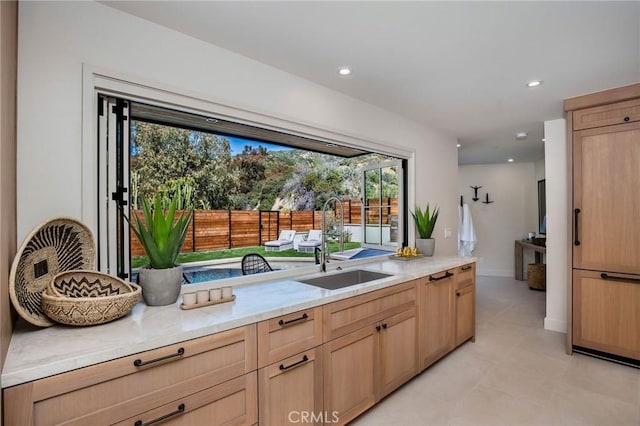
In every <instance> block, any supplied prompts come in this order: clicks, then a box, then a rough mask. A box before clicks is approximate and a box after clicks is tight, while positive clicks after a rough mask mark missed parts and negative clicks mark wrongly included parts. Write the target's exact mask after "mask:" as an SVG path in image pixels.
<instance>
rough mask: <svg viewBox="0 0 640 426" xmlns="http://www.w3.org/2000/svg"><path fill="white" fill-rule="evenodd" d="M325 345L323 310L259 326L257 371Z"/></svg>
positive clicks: (285, 316)
mask: <svg viewBox="0 0 640 426" xmlns="http://www.w3.org/2000/svg"><path fill="white" fill-rule="evenodd" d="M321 344H322V306H318V307H316V308H312V309H307V310H304V311H300V312H295V313H293V314H289V315H283V316H280V317H277V318H273V319H270V320H266V321H262V322H260V323H258V368H262V367H265V366H267V365H269V364H272V363H274V362H276V361H279V360H281V359H283V358H286V357H289V356H291V355H295V354H297V353H300V352H302V351H306V350H307V349H311V348H313V347H316V346H319V345H321Z"/></svg>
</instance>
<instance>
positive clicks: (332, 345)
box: [322, 325, 379, 425]
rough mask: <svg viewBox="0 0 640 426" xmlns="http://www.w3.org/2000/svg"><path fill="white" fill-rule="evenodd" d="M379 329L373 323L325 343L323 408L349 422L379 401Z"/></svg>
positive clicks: (331, 417)
mask: <svg viewBox="0 0 640 426" xmlns="http://www.w3.org/2000/svg"><path fill="white" fill-rule="evenodd" d="M378 338H379V332H378V331H377V330H376V327H375V326H373V325H371V326H367V327H364V328H362V329H360V330H358V331H354V332H353V333H351V334H348V335H346V336H343V337H340V338H338V339H335V340H332V341H330V342H328V343H325V344H324V346H323V348H324V349H323V352H322V359H323V362H324V409H325V412H326V414H327V416H328V418H329V419H332V420H333V419H335V418H336V417H337V421H335V422H332V423H334V424H339V425H342V424H346V423H348V422H349V421H351V420H352V419H354V418H355V417H356V416H358V415H359V414H360V413H362V412H364V411H365V410H366V409H367V408H369V407H371V406H372V405H373V404H374V403H375V402H376V385H375V384H376V383H377V380H378V378H377V377H378V376H377V375H378Z"/></svg>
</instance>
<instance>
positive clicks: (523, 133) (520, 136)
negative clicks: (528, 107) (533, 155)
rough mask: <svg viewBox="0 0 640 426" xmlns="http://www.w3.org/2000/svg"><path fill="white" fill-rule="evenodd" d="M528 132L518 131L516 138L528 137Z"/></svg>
mask: <svg viewBox="0 0 640 426" xmlns="http://www.w3.org/2000/svg"><path fill="white" fill-rule="evenodd" d="M527 135H528V133H527V132H518V133H516V139H519V140H522V139H526V138H527Z"/></svg>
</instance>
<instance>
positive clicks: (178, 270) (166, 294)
mask: <svg viewBox="0 0 640 426" xmlns="http://www.w3.org/2000/svg"><path fill="white" fill-rule="evenodd" d="M138 283H139V284H140V287H142V298H143V299H144V302H145V303H146V304H147V305H149V306H164V305H171V304H172V303H175V301H176V300H178V296H179V295H180V288H181V287H182V265H178V266H175V267H173V268H169V269H151V268H142V269H140V272H139V273H138Z"/></svg>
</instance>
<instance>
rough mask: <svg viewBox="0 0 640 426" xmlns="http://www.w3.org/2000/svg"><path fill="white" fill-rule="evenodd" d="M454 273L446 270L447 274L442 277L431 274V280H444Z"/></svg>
mask: <svg viewBox="0 0 640 426" xmlns="http://www.w3.org/2000/svg"><path fill="white" fill-rule="evenodd" d="M452 276H453V274H452V273H451V272H449V271H447V272H445V274H444V275H443V276H441V277H437V278H436V277H434V276H433V275H429V281H440V280H444V279H445V278H449V277H452Z"/></svg>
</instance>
